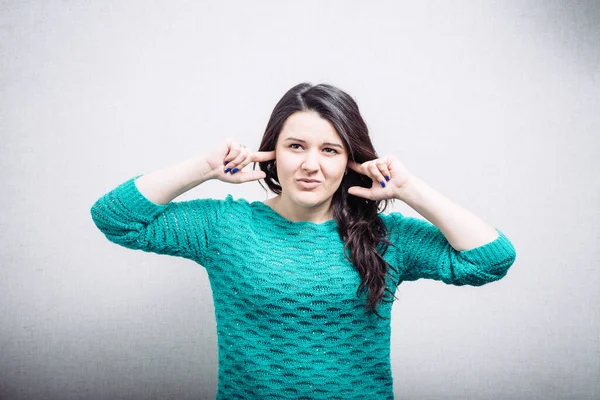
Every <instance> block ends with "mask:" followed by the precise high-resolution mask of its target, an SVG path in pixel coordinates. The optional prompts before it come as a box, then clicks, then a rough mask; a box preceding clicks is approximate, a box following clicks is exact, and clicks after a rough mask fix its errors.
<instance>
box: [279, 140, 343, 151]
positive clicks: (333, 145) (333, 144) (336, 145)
mask: <svg viewBox="0 0 600 400" xmlns="http://www.w3.org/2000/svg"><path fill="white" fill-rule="evenodd" d="M285 140H286V141H287V140H292V141H294V142H301V143H306V140H302V139H298V138H294V137H289V138H286V139H285ZM323 145H325V146H331V147H339V148H340V149H342V150H344V147H343V146H342V145H341V144H337V143H331V142H324V143H323Z"/></svg>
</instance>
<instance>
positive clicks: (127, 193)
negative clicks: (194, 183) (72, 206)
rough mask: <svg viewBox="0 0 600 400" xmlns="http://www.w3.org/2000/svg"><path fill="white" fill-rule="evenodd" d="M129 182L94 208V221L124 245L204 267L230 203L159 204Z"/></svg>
mask: <svg viewBox="0 0 600 400" xmlns="http://www.w3.org/2000/svg"><path fill="white" fill-rule="evenodd" d="M139 176H141V175H138V176H136V177H134V178H131V179H129V180H128V181H126V182H124V183H122V184H121V185H119V186H118V187H116V188H115V189H113V190H111V191H110V192H108V193H106V194H105V195H104V196H102V197H101V198H100V199H98V200H97V201H96V202H95V203H94V205H93V206H92V208H91V210H90V213H91V215H92V220H93V221H94V223H95V224H96V226H97V227H98V229H100V231H101V232H102V233H103V234H104V235H105V236H106V238H107V239H108V240H109V241H111V242H113V243H116V244H118V245H120V246H123V247H126V248H129V249H134V250H143V251H146V252H152V253H158V254H166V255H170V256H176V257H184V258H188V259H191V260H194V261H197V262H198V263H199V264H201V265H204V263H205V259H206V253H207V251H208V248H209V244H210V238H211V234H212V231H213V229H214V228H215V225H216V224H217V223H218V221H219V219H220V216H221V214H222V210H223V207H224V204H225V203H226V201H224V200H215V199H196V200H191V201H182V202H170V203H168V204H164V205H163V204H156V203H154V202H152V201H150V200H149V199H148V198H146V197H145V196H144V195H143V194H142V193H141V192H140V191H139V190H138V188H137V186H136V184H135V179H136V178H138V177H139Z"/></svg>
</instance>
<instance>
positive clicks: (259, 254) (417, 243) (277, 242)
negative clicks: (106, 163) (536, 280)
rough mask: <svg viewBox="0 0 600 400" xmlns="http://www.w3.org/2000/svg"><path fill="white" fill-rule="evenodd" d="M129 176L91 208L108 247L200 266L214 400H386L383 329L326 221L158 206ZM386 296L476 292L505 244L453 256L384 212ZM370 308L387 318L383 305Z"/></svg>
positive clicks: (244, 206) (500, 261)
mask: <svg viewBox="0 0 600 400" xmlns="http://www.w3.org/2000/svg"><path fill="white" fill-rule="evenodd" d="M136 178H137V176H136V177H134V178H131V179H129V180H128V181H126V182H124V183H123V184H121V185H119V186H118V187H117V188H115V189H114V190H112V191H110V192H109V193H107V194H106V195H104V196H103V197H101V198H100V199H98V201H97V202H96V203H95V204H94V205H93V206H92V208H91V215H92V218H93V220H94V222H95V224H96V226H97V227H98V228H99V229H100V230H101V231H102V232H103V233H104V234H105V235H106V237H107V238H108V240H110V241H112V242H114V243H117V244H119V245H121V246H124V247H127V248H130V249H139V250H143V251H147V252H154V253H159V254H167V255H171V256H179V257H185V258H188V259H191V260H194V261H195V262H197V263H199V264H200V265H202V266H204V267H205V268H206V270H207V273H208V277H209V279H210V284H211V287H212V292H213V299H214V306H215V317H216V321H217V334H218V348H219V373H218V376H219V382H218V389H217V399H223V400H225V399H227V400H230V399H330V400H331V399H340V400H342V399H343V400H347V399H361V400H362V399H377V400H379V399H393V398H394V394H393V383H392V373H391V367H390V321H389V320H381V319H379V318H377V316H376V315H374V314H372V313H368V312H367V311H366V310H365V303H366V294H365V293H362V294H361V295H360V296H357V294H356V291H357V288H358V285H359V284H360V276H359V274H358V273H357V272H356V270H355V269H354V268H353V266H352V265H351V264H350V263H349V262H348V260H346V258H344V255H343V245H344V244H343V241H342V240H341V238H340V236H339V233H338V231H337V225H336V223H335V221H334V220H330V221H327V222H324V223H321V224H315V223H311V222H291V221H289V220H287V219H285V218H283V217H282V216H281V215H279V214H278V213H276V212H275V211H274V210H273V209H271V208H270V207H269V206H267V205H266V204H264V203H262V202H259V201H255V202H251V203H250V202H248V201H246V200H244V199H239V200H234V199H233V197H232V196H231V195H228V196H227V197H226V199H224V200H215V199H198V200H191V201H182V202H171V203H169V204H167V205H158V204H155V203H153V202H151V201H150V200H149V199H147V198H146V197H144V196H143V195H142V194H141V193H140V192H139V190H138V189H137V186H136V185H135V179H136ZM380 217H381V218H382V219H383V221H384V223H385V224H386V226H387V227H388V229H389V230H390V240H391V241H392V243H393V245H394V246H390V247H389V249H388V251H387V252H386V253H385V255H384V258H385V259H386V261H388V262H389V263H390V264H391V265H393V266H394V267H396V268H397V269H398V271H399V273H394V272H393V271H390V277H389V278H388V285H389V287H390V289H391V290H392V291H395V288H396V286H397V285H398V284H399V283H401V282H402V281H414V280H417V279H420V278H428V279H436V280H441V281H443V282H445V283H448V284H453V285H474V286H480V285H483V284H485V283H488V282H492V281H495V280H498V279H500V278H502V277H503V276H504V275H505V274H506V272H507V270H508V268H509V267H510V266H511V265H512V263H513V262H514V260H515V257H516V253H515V249H514V247H513V245H512V244H511V242H510V241H509V240H508V238H507V237H506V236H505V235H504V234H503V233H502V232H500V231H499V230H498V229H496V230H497V232H498V234H499V236H498V238H497V239H496V240H494V241H492V242H490V243H487V244H485V245H483V246H480V247H477V248H475V249H471V250H464V251H460V252H458V251H456V250H454V249H453V248H452V247H451V246H450V244H449V243H448V241H447V240H446V239H445V237H444V236H443V235H442V233H441V232H440V231H439V229H437V228H436V227H435V226H434V225H433V224H431V223H429V222H428V221H426V220H422V219H417V218H411V217H405V216H403V215H402V214H401V213H391V214H387V215H385V214H381V215H380ZM378 312H379V313H380V314H381V315H383V316H385V317H387V318H390V315H391V303H383V304H382V305H381V306H380V307H379V308H378Z"/></svg>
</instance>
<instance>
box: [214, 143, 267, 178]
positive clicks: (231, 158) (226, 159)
mask: <svg viewBox="0 0 600 400" xmlns="http://www.w3.org/2000/svg"><path fill="white" fill-rule="evenodd" d="M273 159H275V150H272V151H257V152H250V151H249V150H248V149H247V148H246V147H245V146H243V145H241V144H240V143H238V142H237V141H235V140H233V139H225V141H224V142H222V143H221V144H220V145H219V147H217V148H216V149H215V150H213V151H212V152H210V153H209V154H207V155H206V162H207V164H208V166H209V168H210V172H209V174H208V176H209V177H210V178H209V179H218V180H220V181H223V182H228V183H244V182H250V181H257V180H259V179H264V178H266V174H265V173H264V172H263V171H261V170H260V169H259V170H253V171H248V172H244V171H243V168H244V167H245V166H246V165H248V164H250V163H252V162H261V161H269V160H273ZM226 171H227V172H226ZM234 171H235V172H234Z"/></svg>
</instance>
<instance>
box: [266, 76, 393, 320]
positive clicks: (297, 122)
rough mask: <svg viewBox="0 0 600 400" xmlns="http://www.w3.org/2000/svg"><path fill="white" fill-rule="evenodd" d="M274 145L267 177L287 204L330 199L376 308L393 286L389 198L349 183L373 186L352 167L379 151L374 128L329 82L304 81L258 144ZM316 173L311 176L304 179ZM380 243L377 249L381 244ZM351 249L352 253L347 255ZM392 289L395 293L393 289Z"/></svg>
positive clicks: (275, 114) (286, 97)
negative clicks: (388, 256)
mask: <svg viewBox="0 0 600 400" xmlns="http://www.w3.org/2000/svg"><path fill="white" fill-rule="evenodd" d="M272 150H275V151H276V153H275V160H271V161H266V162H260V163H259V165H260V169H261V170H262V171H264V172H265V173H266V175H267V176H266V178H265V183H266V184H267V186H268V187H269V189H271V191H273V192H274V193H276V194H280V195H281V197H282V198H285V199H286V200H287V201H286V203H287V204H293V205H295V206H300V207H304V208H310V207H321V206H323V205H330V206H331V211H332V213H333V217H334V219H335V220H336V222H337V225H338V230H339V232H340V235H341V236H342V238H343V239H344V241H345V244H346V245H345V248H344V252H345V254H346V257H347V258H348V259H349V260H350V261H351V262H352V263H353V265H354V266H355V268H356V269H357V270H358V272H359V273H360V275H361V278H362V283H361V285H360V287H359V291H360V290H363V289H364V288H365V287H368V288H369V300H368V302H367V307H370V308H372V309H373V310H375V307H376V306H377V305H378V303H379V302H380V301H381V300H382V297H383V294H384V291H386V290H387V288H386V282H385V279H384V276H385V275H386V273H387V263H386V262H385V260H383V258H382V257H381V255H383V253H384V252H385V249H386V248H387V244H388V242H387V239H386V230H385V225H384V224H383V222H382V221H381V219H380V218H379V217H378V211H379V209H380V205H381V204H383V207H382V208H381V211H382V210H384V209H385V207H386V206H387V201H383V202H379V201H372V200H367V199H364V198H360V197H356V196H352V195H350V194H349V193H348V188H350V187H351V186H363V187H367V188H370V187H371V184H372V181H371V179H370V178H369V177H367V176H364V175H361V174H358V173H357V172H355V171H354V170H352V169H349V168H347V163H348V160H352V161H355V162H357V163H363V162H365V161H369V160H373V159H375V158H377V153H376V151H375V149H374V148H373V144H372V142H371V139H370V137H369V131H368V128H367V125H366V124H365V122H364V120H363V118H362V116H361V115H360V112H359V109H358V105H357V104H356V102H355V101H354V100H353V99H352V97H350V96H349V95H348V94H347V93H345V92H344V91H342V90H340V89H338V88H336V87H335V86H332V85H329V84H318V85H312V84H309V83H301V84H299V85H296V86H294V87H293V88H291V89H290V90H289V91H288V92H287V93H285V95H284V96H283V97H282V98H281V100H279V102H278V103H277V105H276V106H275V108H274V110H273V112H272V113H271V117H270V119H269V122H268V123H267V127H266V130H265V134H264V135H263V138H262V142H261V144H260V148H259V151H272ZM303 179H306V180H315V181H318V182H315V183H312V184H311V183H305V182H301V181H300V180H303ZM379 244H382V245H383V248H382V253H381V254H379V252H378V251H377V250H375V249H376V248H377V245H379ZM348 249H349V250H350V251H351V254H352V259H351V258H350V257H349V256H348V255H347V253H346V250H348ZM392 296H393V293H392Z"/></svg>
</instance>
